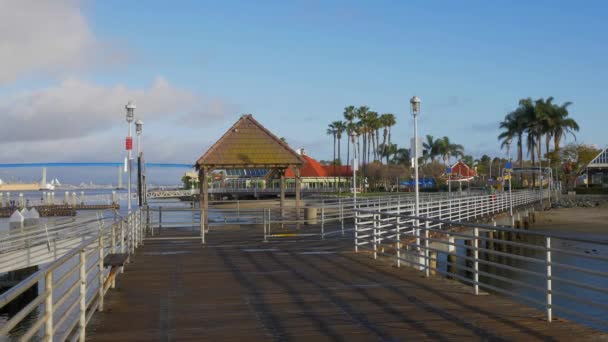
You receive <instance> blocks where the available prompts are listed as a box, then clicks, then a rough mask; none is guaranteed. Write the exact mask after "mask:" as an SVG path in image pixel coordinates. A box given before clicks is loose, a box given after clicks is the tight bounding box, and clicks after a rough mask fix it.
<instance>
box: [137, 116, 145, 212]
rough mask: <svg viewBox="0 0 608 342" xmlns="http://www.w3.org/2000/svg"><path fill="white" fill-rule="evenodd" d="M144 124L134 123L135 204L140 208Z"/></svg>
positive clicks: (141, 202)
mask: <svg viewBox="0 0 608 342" xmlns="http://www.w3.org/2000/svg"><path fill="white" fill-rule="evenodd" d="M143 126H144V122H143V121H141V120H139V119H138V120H137V121H135V133H136V134H137V203H138V204H139V206H140V207H141V206H142V204H143V199H144V191H145V188H144V181H143V172H142V171H143V165H142V164H143V152H142V148H141V133H142V130H143Z"/></svg>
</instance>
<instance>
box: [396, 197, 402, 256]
mask: <svg viewBox="0 0 608 342" xmlns="http://www.w3.org/2000/svg"><path fill="white" fill-rule="evenodd" d="M396 255H397V267H401V196H399V198H398V199H397V253H396Z"/></svg>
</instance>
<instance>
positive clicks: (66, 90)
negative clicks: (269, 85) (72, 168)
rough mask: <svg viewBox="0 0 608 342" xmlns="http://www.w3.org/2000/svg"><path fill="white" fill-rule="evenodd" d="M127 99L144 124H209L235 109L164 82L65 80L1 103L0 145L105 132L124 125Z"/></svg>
mask: <svg viewBox="0 0 608 342" xmlns="http://www.w3.org/2000/svg"><path fill="white" fill-rule="evenodd" d="M131 99H132V100H134V101H135V103H136V105H137V109H136V116H137V117H138V118H141V119H143V120H144V121H145V120H155V121H157V122H158V121H160V120H167V121H171V122H172V123H176V122H183V123H184V124H187V123H189V122H192V121H193V120H195V121H196V120H204V122H209V121H210V120H211V121H213V120H215V119H219V118H222V117H223V116H224V115H225V114H227V113H229V112H230V111H232V110H234V108H233V107H232V106H230V105H227V104H226V103H224V102H222V101H221V100H218V99H213V100H210V101H203V100H202V99H201V98H200V97H199V96H198V95H197V94H195V93H193V92H191V91H188V90H184V89H180V88H176V87H173V86H172V85H171V84H169V83H168V82H167V80H165V79H164V78H162V77H157V78H156V80H154V82H153V83H152V84H151V85H150V86H149V87H147V88H140V89H133V88H128V87H126V86H124V85H115V86H112V87H104V86H99V85H96V84H93V83H90V82H87V81H83V80H81V79H78V78H68V79H66V80H64V81H63V82H61V83H60V84H58V85H56V86H51V87H48V88H44V89H38V90H32V91H24V92H20V93H17V94H12V95H9V96H7V97H5V98H0V113H2V125H0V142H2V141H25V140H29V141H41V140H56V139H64V138H71V137H84V136H87V135H90V134H91V133H94V132H99V131H103V130H107V129H109V128H110V127H112V126H115V125H117V124H122V123H123V121H124V112H125V111H124V105H125V104H126V103H127V101H128V100H131ZM186 118H187V119H188V120H184V119H186Z"/></svg>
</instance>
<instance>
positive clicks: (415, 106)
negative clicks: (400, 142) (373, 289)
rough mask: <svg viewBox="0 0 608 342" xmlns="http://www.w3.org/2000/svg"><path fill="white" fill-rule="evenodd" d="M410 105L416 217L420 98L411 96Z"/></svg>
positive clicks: (418, 212) (416, 213)
mask: <svg viewBox="0 0 608 342" xmlns="http://www.w3.org/2000/svg"><path fill="white" fill-rule="evenodd" d="M410 103H411V105H412V115H413V116H414V146H413V148H414V184H415V185H414V192H415V193H416V202H415V206H414V215H415V216H416V217H418V215H419V214H420V197H419V191H418V114H420V98H419V97H418V96H414V97H412V99H411V100H410ZM419 224H420V223H419V221H418V219H416V249H420V226H419Z"/></svg>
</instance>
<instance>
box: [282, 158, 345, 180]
mask: <svg viewBox="0 0 608 342" xmlns="http://www.w3.org/2000/svg"><path fill="white" fill-rule="evenodd" d="M301 157H302V159H304V166H302V168H301V169H300V176H301V177H311V178H315V177H316V178H321V177H347V176H352V168H351V167H350V166H340V165H336V166H335V172H334V166H333V165H321V164H320V163H319V162H318V161H316V160H315V159H313V158H311V157H309V156H307V155H305V154H303V155H301ZM294 176H295V175H294V173H293V171H292V170H291V169H287V170H286V171H285V177H287V178H293V177H294Z"/></svg>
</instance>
